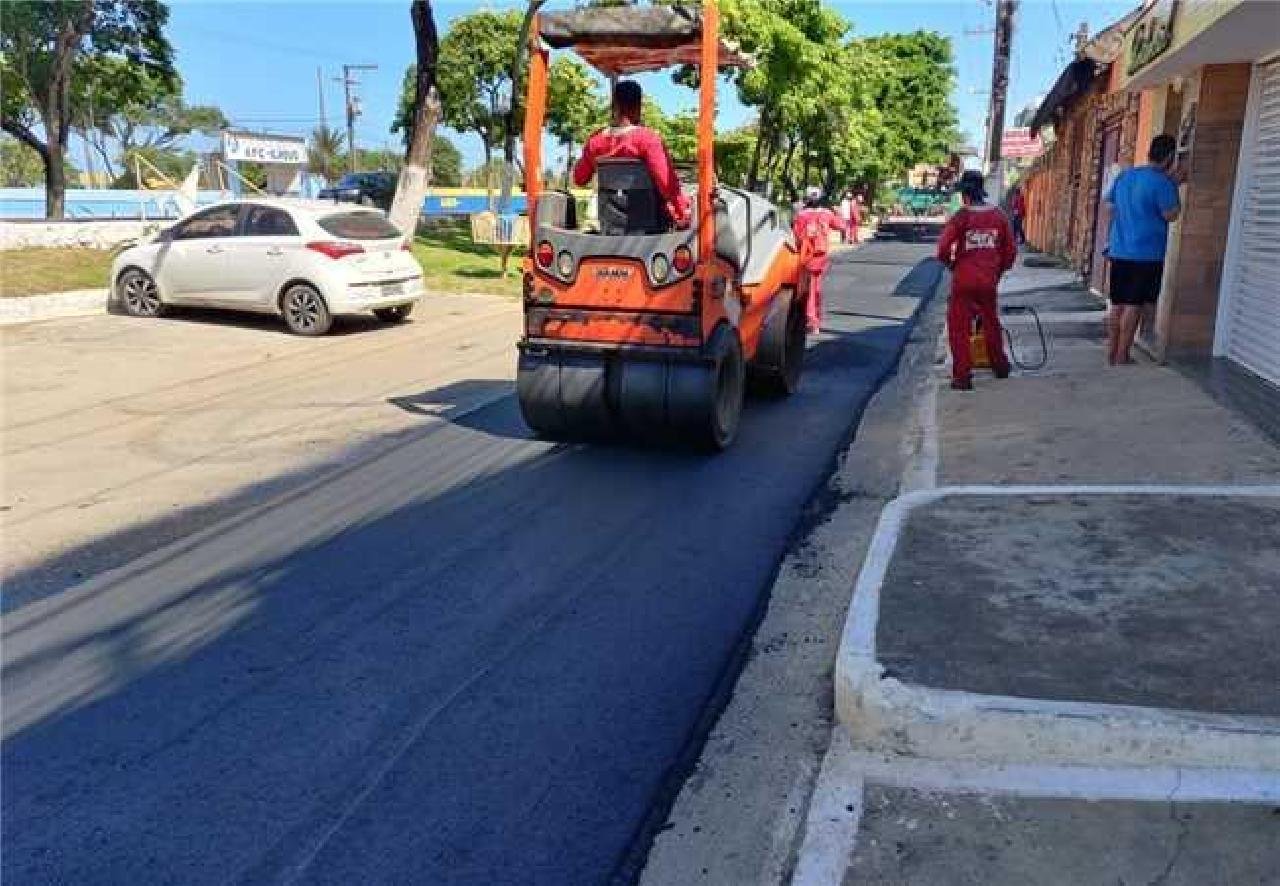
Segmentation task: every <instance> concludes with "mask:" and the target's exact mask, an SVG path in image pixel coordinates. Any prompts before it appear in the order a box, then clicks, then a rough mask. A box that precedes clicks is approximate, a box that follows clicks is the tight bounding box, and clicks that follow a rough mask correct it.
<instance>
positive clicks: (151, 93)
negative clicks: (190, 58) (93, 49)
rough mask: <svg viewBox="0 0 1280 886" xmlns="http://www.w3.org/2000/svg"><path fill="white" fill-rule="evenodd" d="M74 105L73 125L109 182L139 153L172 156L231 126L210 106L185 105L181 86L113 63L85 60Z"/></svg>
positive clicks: (174, 80) (111, 60)
mask: <svg viewBox="0 0 1280 886" xmlns="http://www.w3.org/2000/svg"><path fill="white" fill-rule="evenodd" d="M85 70H86V72H87V73H86V78H85V80H84V81H83V82H82V83H80V84H79V87H78V89H79V91H78V93H77V95H76V97H75V100H74V101H73V116H72V124H73V125H74V127H75V128H76V130H77V131H78V132H79V133H80V135H81V137H82V138H84V139H85V141H87V142H88V143H89V145H90V146H91V147H92V148H93V149H94V151H95V153H96V154H97V155H98V160H99V162H100V163H101V164H102V167H103V169H105V170H106V171H107V172H108V173H109V174H111V175H112V176H117V175H119V174H120V173H121V172H124V171H126V170H124V166H125V165H127V164H126V163H125V160H126V158H127V157H128V156H129V155H130V154H131V153H132V152H134V151H136V150H139V149H153V148H154V149H157V150H159V151H168V150H174V149H176V148H177V147H178V143H179V142H180V141H181V140H182V139H183V138H185V137H186V136H189V135H191V134H192V133H200V134H201V135H209V136H212V135H216V134H217V133H218V132H219V131H220V130H222V129H225V128H226V127H227V126H229V125H230V123H229V121H228V120H227V118H226V116H225V115H224V114H223V113H222V111H221V110H220V109H219V108H217V107H214V106H212V105H188V104H187V103H186V102H185V101H183V99H182V82H181V80H180V79H179V78H178V77H177V76H176V75H175V76H172V77H161V76H158V75H156V74H154V73H152V72H149V71H148V70H147V69H145V68H139V69H134V67H133V66H132V65H130V64H129V63H128V62H126V61H124V60H122V59H118V58H114V57H106V58H97V59H89V60H86V62H85Z"/></svg>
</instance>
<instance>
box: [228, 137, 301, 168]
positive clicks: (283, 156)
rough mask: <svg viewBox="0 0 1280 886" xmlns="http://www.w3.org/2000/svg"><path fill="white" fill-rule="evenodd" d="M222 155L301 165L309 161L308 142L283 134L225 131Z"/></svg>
mask: <svg viewBox="0 0 1280 886" xmlns="http://www.w3.org/2000/svg"><path fill="white" fill-rule="evenodd" d="M222 155H223V156H224V157H225V158H226V159H228V160H248V161H251V162H253V163H289V164H295V165H301V164H303V163H306V162H307V143H306V142H305V141H304V140H302V139H293V138H286V137H283V136H271V135H246V134H245V133H242V132H224V133H222Z"/></svg>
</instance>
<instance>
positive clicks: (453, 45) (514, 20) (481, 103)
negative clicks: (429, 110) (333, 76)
mask: <svg viewBox="0 0 1280 886" xmlns="http://www.w3.org/2000/svg"><path fill="white" fill-rule="evenodd" d="M521 18H522V16H521V14H520V13H519V12H516V11H514V10H513V11H508V12H490V11H487V10H486V11H481V12H473V13H471V14H469V15H465V16H461V17H460V18H458V19H456V20H454V22H453V26H452V27H451V28H450V29H449V33H447V34H446V35H445V37H444V39H443V40H441V41H440V66H439V71H438V75H437V84H438V87H439V90H440V104H441V115H442V117H443V119H444V122H445V124H447V125H448V126H451V127H453V128H454V129H456V130H458V131H459V132H474V133H475V134H476V135H478V136H480V141H481V142H482V143H483V145H484V151H485V159H486V160H487V159H488V158H489V156H490V154H491V152H492V151H493V148H494V146H496V145H499V144H501V143H502V140H503V137H504V136H505V134H506V125H507V110H508V109H507V108H505V107H503V102H504V100H509V101H510V102H513V103H515V104H516V105H521V104H523V101H524V96H513V95H511V88H512V84H511V70H510V68H511V61H512V59H513V58H514V56H515V47H516V40H517V39H518V35H519V32H520V21H521ZM406 82H407V81H406ZM515 116H516V117H517V118H518V117H519V115H518V114H517V115H515Z"/></svg>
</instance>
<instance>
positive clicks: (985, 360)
mask: <svg viewBox="0 0 1280 886" xmlns="http://www.w3.org/2000/svg"><path fill="white" fill-rule="evenodd" d="M969 362H970V363H972V364H973V368H974V369H990V368H991V356H990V355H989V354H988V353H987V340H986V339H985V338H984V337H983V335H982V321H981V320H976V319H975V320H974V321H973V327H972V328H970V330H969Z"/></svg>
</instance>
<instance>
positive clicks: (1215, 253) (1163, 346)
mask: <svg viewBox="0 0 1280 886" xmlns="http://www.w3.org/2000/svg"><path fill="white" fill-rule="evenodd" d="M1249 73H1250V65H1248V64H1231V65H1209V66H1206V67H1205V68H1204V69H1203V70H1202V72H1201V77H1200V94H1199V99H1198V104H1197V108H1196V123H1195V131H1194V136H1193V141H1192V146H1191V156H1190V163H1189V164H1188V169H1187V184H1186V188H1185V189H1184V191H1183V201H1184V203H1183V209H1182V220H1181V224H1180V226H1179V227H1180V231H1179V234H1180V238H1179V244H1178V249H1177V255H1176V258H1175V259H1174V261H1175V264H1174V266H1173V267H1172V268H1171V269H1170V271H1171V274H1170V276H1169V278H1168V280H1167V285H1166V291H1165V293H1164V297H1165V299H1167V304H1166V305H1164V306H1162V314H1165V317H1164V318H1162V319H1165V320H1166V322H1165V323H1163V324H1161V325H1162V327H1163V332H1164V340H1163V341H1162V342H1160V348H1159V350H1160V352H1161V354H1162V356H1164V357H1185V356H1207V355H1209V354H1210V353H1212V350H1213V334H1214V320H1215V317H1216V315H1217V312H1218V288H1219V285H1220V283H1221V281H1222V263H1223V257H1224V256H1223V253H1224V251H1225V247H1226V241H1227V226H1228V224H1229V222H1230V216H1231V196H1232V192H1233V190H1234V188H1235V180H1236V162H1237V159H1238V157H1239V155H1240V137H1241V131H1242V129H1243V126H1244V116H1245V106H1246V104H1247V102H1248V95H1249Z"/></svg>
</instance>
